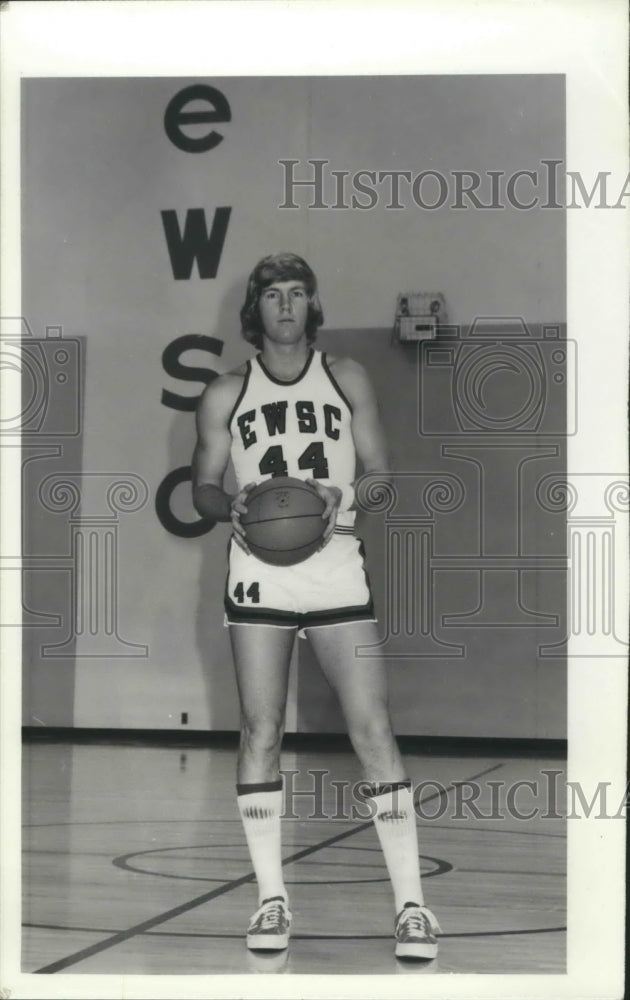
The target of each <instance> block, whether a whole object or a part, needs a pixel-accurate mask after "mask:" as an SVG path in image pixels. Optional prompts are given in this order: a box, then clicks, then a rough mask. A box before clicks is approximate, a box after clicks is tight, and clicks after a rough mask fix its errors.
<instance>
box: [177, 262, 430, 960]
mask: <svg viewBox="0 0 630 1000" xmlns="http://www.w3.org/2000/svg"><path fill="white" fill-rule="evenodd" d="M322 322H323V313H322V309H321V306H320V303H319V298H318V294H317V283H316V279H315V275H314V274H313V272H312V271H311V269H310V267H309V266H308V264H307V263H306V262H305V261H304V260H302V258H301V257H298V256H296V255H295V254H288V253H285V254H278V255H275V256H270V257H265V258H264V259H263V260H261V261H260V262H259V263H258V264H257V265H256V267H255V268H254V270H253V272H252V274H251V276H250V278H249V283H248V287H247V294H246V298H245V303H244V305H243V308H242V309H241V323H242V330H243V335H244V336H245V338H246V339H247V340H248V341H249V342H250V343H252V344H253V345H254V346H255V347H256V348H258V349H259V351H260V353H259V354H257V355H256V357H255V358H253V359H252V360H250V361H248V362H247V363H246V364H244V365H242V366H241V367H240V368H237V369H236V370H235V371H233V372H230V373H229V374H227V375H223V376H221V377H219V378H217V379H215V380H214V381H213V382H212V383H211V384H210V385H209V386H208V387H207V389H206V390H205V392H204V394H203V396H202V398H201V400H200V404H199V409H198V421H197V429H198V442H197V447H196V450H195V455H194V462H193V469H194V479H193V496H194V503H195V507H196V508H197V510H198V511H199V513H200V514H202V515H203V516H204V517H207V518H211V519H212V520H215V521H231V523H232V538H231V541H230V549H229V571H228V580H227V587H226V594H225V610H226V620H227V623H228V625H229V628H230V637H231V643H232V650H233V654H234V663H235V669H236V680H237V685H238V691H239V698H240V706H241V740H240V750H239V757H238V771H237V786H236V787H237V800H238V807H239V811H240V814H241V817H242V821H243V826H244V830H245V835H246V839H247V844H248V848H249V852H250V855H251V859H252V864H253V867H254V871H255V874H256V879H257V882H258V891H259V909H258V910H257V912H256V913H255V914H254V916H253V917H252V920H251V922H250V925H249V927H248V930H247V944H248V947H250V948H253V949H258V948H264V949H284V948H286V947H287V945H288V938H289V926H290V921H291V914H290V911H289V906H288V896H287V892H286V889H285V885H284V881H283V874H282V858H281V841H280V813H281V809H282V791H281V789H282V782H281V779H280V773H279V763H280V744H281V741H282V735H283V731H284V717H285V708H286V698H287V683H288V671H289V662H290V657H291V650H292V647H293V643H294V640H295V634H296V632H297V631H298V629H299V631H300V634H301V635H304V634H305V635H306V636H307V637H308V639H309V640H310V642H311V644H312V646H313V649H314V651H315V654H316V656H317V658H318V660H319V663H320V665H321V669H322V671H323V673H324V675H325V676H326V679H327V680H328V681H329V683H330V685H331V686H332V688H333V689H334V691H335V692H336V694H337V696H338V698H339V701H340V704H341V708H342V710H343V713H344V717H345V720H346V724H347V728H348V735H349V737H350V740H351V742H352V746H353V748H354V750H355V752H356V753H357V755H358V758H359V761H360V763H361V765H362V768H363V772H364V777H365V779H366V780H367V781H368V782H369V783H370V792H371V801H372V803H373V810H374V822H375V825H376V830H377V833H378V837H379V840H380V843H381V847H382V849H383V853H384V856H385V862H386V865H387V869H388V871H389V875H390V878H391V881H392V886H393V890H394V897H395V908H396V914H397V917H396V922H395V939H396V955H397V956H399V957H409V958H422V959H430V958H434V957H435V955H436V954H437V940H436V937H435V934H436V933H437V932H438V931H439V926H438V924H437V921H436V919H435V917H434V916H433V914H432V913H431V911H430V910H429V909H428V908H427V907H426V906H425V905H424V900H423V895H422V888H421V884H420V869H419V861H418V842H417V833H416V823H415V813H414V808H413V801H412V794H411V787H410V782H409V781H408V780H407V777H406V774H405V769H404V767H403V763H402V760H401V757H400V753H399V750H398V746H397V743H396V740H395V738H394V735H393V733H392V729H391V725H390V721H389V715H388V708H387V684H386V676H385V667H384V664H383V662H382V660H381V659H379V658H377V657H370V658H366V659H361V660H359V659H358V658H357V656H356V653H355V650H356V648H357V647H358V646H362V645H367V646H373V647H374V646H375V645H376V644H377V643H378V633H377V630H376V625H375V619H374V611H373V604H372V596H371V594H370V590H369V586H368V581H367V577H366V573H365V569H364V562H363V555H362V549H361V543H360V541H359V540H358V539H357V538H356V537H355V535H354V518H355V514H354V510H353V506H354V491H353V488H352V481H353V479H354V477H355V474H356V472H355V465H356V459H357V458H358V459H359V460H360V462H361V464H362V466H363V469H364V471H365V472H384V471H385V470H386V468H387V458H386V451H385V442H384V436H383V431H382V428H381V424H380V420H379V416H378V409H377V405H376V400H375V396H374V393H373V390H372V388H371V385H370V383H369V381H368V379H367V377H366V374H365V371H364V370H363V368H362V367H361V366H360V365H359V364H357V363H356V362H355V361H352V360H350V359H349V358H333V357H328V356H326V355H325V354H323V353H321V352H319V351H316V350H314V349H313V348H312V347H311V344H312V342H313V341H314V339H315V334H316V331H317V328H318V327H319V326H321V324H322ZM230 458H231V459H232V462H233V465H234V471H235V474H236V480H237V484H238V490H239V492H238V493H237V495H236V496H230V495H229V494H227V493H226V492H225V491H224V489H223V479H224V474H225V471H226V468H227V465H228V461H229V460H230ZM271 475H285V476H286V475H288V476H294V477H296V478H299V479H304V480H306V481H307V482H310V483H311V484H312V485H313V486H314V487H315V489H316V490H317V492H318V493H319V494H320V495H321V497H322V498H323V499H324V501H325V504H326V507H325V510H324V514H323V517H324V518H325V519H326V522H327V523H326V529H325V532H324V536H323V543H322V547H321V548H320V550H319V551H318V552H316V553H315V554H314V555H312V556H310V557H309V558H308V559H306V560H305V561H303V562H301V563H298V564H297V565H296V566H287V567H278V566H270V565H268V564H266V563H263V562H262V561H260V560H259V559H257V558H256V557H255V556H254V555H252V554H251V553H250V552H249V550H248V548H247V542H246V539H245V533H244V530H243V527H242V525H241V523H240V516H241V515H242V514H243V513H244V512H245V511H246V509H247V497H248V493H249V491H250V490H251V489H252V488H253V486H254V485H256V484H257V483H259V482H261V481H263V480H265V479H268V478H269V476H271Z"/></svg>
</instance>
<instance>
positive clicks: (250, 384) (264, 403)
mask: <svg viewBox="0 0 630 1000" xmlns="http://www.w3.org/2000/svg"><path fill="white" fill-rule="evenodd" d="M351 420H352V409H351V407H350V404H349V402H348V400H347V399H346V397H345V396H344V394H343V391H342V390H341V388H340V387H339V385H338V384H337V382H336V380H335V378H334V376H333V375H332V374H331V372H330V368H329V366H328V363H327V361H326V355H325V354H324V353H322V352H321V351H315V350H313V349H312V348H311V350H310V353H309V356H308V359H307V361H306V364H305V365H304V368H303V369H302V371H301V373H300V374H299V375H298V376H297V378H294V379H292V380H291V381H290V382H284V381H282V380H281V379H278V378H276V377H275V376H274V375H272V374H271V372H269V371H268V369H267V368H266V367H265V364H264V362H263V360H262V356H261V355H260V354H257V355H256V357H254V358H252V359H251V360H250V361H248V362H247V372H246V374H245V379H244V382H243V387H242V389H241V391H240V393H239V396H238V399H237V401H236V404H235V406H234V409H233V410H232V414H231V416H230V420H229V428H230V433H231V435H232V450H231V455H232V462H233V465H234V472H235V474H236V481H237V483H238V488H239V489H242V487H243V486H244V485H245V484H246V483H259V482H263V480H266V479H269V478H270V477H272V476H294V477H295V478H296V479H317V480H319V481H321V483H322V484H323V485H324V486H326V485H330V486H339V487H340V488H342V489H343V487H345V486H348V485H349V484H350V483H352V481H353V480H354V478H355V468H356V453H355V449H354V442H353V440H352V431H351ZM337 523H338V524H339V525H340V526H346V525H352V524H353V523H354V511H346V512H342V511H340V512H339V515H338V519H337Z"/></svg>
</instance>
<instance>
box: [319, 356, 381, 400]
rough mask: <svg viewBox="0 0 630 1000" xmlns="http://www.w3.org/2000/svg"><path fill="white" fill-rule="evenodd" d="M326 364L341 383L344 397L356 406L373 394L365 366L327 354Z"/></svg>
mask: <svg viewBox="0 0 630 1000" xmlns="http://www.w3.org/2000/svg"><path fill="white" fill-rule="evenodd" d="M326 362H327V364H328V367H329V369H330V373H331V375H332V376H333V378H334V379H335V380H336V381H337V382H338V383H339V386H340V388H341V389H342V390H343V392H344V395H346V396H347V397H348V400H349V402H350V403H352V405H353V406H356V405H357V403H361V402H364V401H365V399H366V398H369V397H371V396H372V394H373V390H372V385H371V382H370V377H369V375H368V373H367V371H366V370H365V368H364V366H363V365H362V364H361V363H360V362H359V361H355V360H354V358H347V357H341V358H338V357H335V356H334V355H330V354H327V355H326Z"/></svg>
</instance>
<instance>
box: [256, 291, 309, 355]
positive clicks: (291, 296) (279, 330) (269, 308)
mask: <svg viewBox="0 0 630 1000" xmlns="http://www.w3.org/2000/svg"><path fill="white" fill-rule="evenodd" d="M308 304H309V303H308V293H307V291H306V286H305V284H304V282H303V281H275V282H273V284H271V285H269V286H268V288H264V289H263V290H262V292H261V295H260V299H259V302H258V307H259V310H260V318H261V320H262V324H263V327H264V330H265V334H266V336H267V337H269V338H270V339H271V340H274V341H276V342H278V343H293V342H294V341H296V340H299V339H300V338H301V337H302V336H303V335H304V332H305V328H306V320H307V318H308Z"/></svg>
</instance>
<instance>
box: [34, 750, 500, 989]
mask: <svg viewBox="0 0 630 1000" xmlns="http://www.w3.org/2000/svg"><path fill="white" fill-rule="evenodd" d="M503 766H504V765H503V764H493V765H492V767H487V768H484V770H483V771H479V772H478V773H477V774H473V775H471V776H470V777H469V778H467V779H466V781H476V780H477V779H478V778H483V777H485V776H486V775H487V774H491V773H492V772H493V771H497V770H500V769H501V768H502V767H503ZM458 784H461V782H457V783H456V784H451V785H449V786H447V787H446V788H442V789H440V791H439V792H436V793H435V794H434V795H427V797H426V799H423V800H422V801H423V802H429V801H431V800H432V799H433V798H442V797H444V796H445V795H448V793H449V791H453V790H454V789H455V787H456V785H458ZM145 822H146V821H145ZM371 826H372V820H371V819H369V820H367V821H366V822H365V823H355V824H354V825H353V826H352V827H351V828H350V829H346V830H343V831H342V832H341V833H337V834H334V835H333V836H332V837H328V838H326V839H325V840H322V841H320V842H319V843H318V844H314V845H313V846H312V847H307V848H305V849H304V850H302V851H297V853H295V854H291V855H289V857H287V858H284V859H283V861H282V864H283V865H288V864H291V863H292V862H293V861H299V860H300V859H301V858H304V857H308V855H309V854H315V852H316V851H319V850H323V848H325V847H329V846H330V845H331V844H336V843H337V842H338V841H340V840H346V839H347V838H348V837H354V836H355V835H356V834H357V833H360V832H361V831H362V830H367V829H368V827H371ZM255 877H256V876H255V874H254V872H253V871H250V872H248V873H247V874H246V875H242V876H241V878H237V879H233V880H232V881H230V882H227V883H225V885H222V886H219V887H218V888H216V889H211V890H209V891H208V892H204V893H202V895H201V896H197V897H196V898H195V899H190V900H188V901H187V902H185V903H180V904H179V905H178V906H174V907H172V908H171V909H170V910H165V911H164V912H162V913H158V914H156V916H154V917H149V918H148V920H143V921H141V922H140V923H138V924H134V925H133V926H132V927H129V928H128V929H127V930H125V931H118V932H117V933H116V934H112V936H111V937H109V938H106V939H105V940H104V941H97V942H96V943H95V944H93V945H89V946H88V947H86V948H81V949H79V950H78V951H75V952H72V954H70V955H66V956H65V958H60V959H57V961H55V962H50V963H49V964H48V965H44V966H42V967H41V968H40V969H36V970H35V974H50V973H54V972H61V970H62V969H67V968H68V966H70V965H75V964H76V963H77V962H81V961H83V959H85V958H91V956H92V955H98V954H99V953H100V952H101V951H107V949H108V948H113V947H114V945H117V944H121V943H122V942H123V941H127V940H129V938H131V937H135V935H137V934H143V933H144V932H145V931H148V930H151V929H152V928H153V927H157V926H158V925H159V924H163V923H166V921H168V920H172V919H173V918H174V917H178V916H180V915H181V914H182V913H187V912H188V911H189V910H193V909H195V908H196V907H198V906H202V905H203V904H204V903H208V902H210V900H211V899H216V898H217V897H218V896H223V895H225V893H227V892H232V890H234V889H238V888H239V887H240V886H242V885H247V884H248V883H250V882H253V881H254V880H255Z"/></svg>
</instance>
